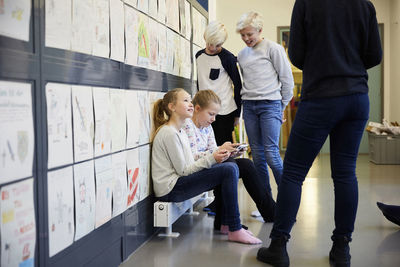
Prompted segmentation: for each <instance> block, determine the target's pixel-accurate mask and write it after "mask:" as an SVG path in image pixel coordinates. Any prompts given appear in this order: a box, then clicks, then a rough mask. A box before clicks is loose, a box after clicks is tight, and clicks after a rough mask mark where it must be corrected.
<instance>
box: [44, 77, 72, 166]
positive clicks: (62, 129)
mask: <svg viewBox="0 0 400 267" xmlns="http://www.w3.org/2000/svg"><path fill="white" fill-rule="evenodd" d="M46 103H47V144H48V162H47V167H48V168H49V169H51V168H54V167H57V166H62V165H66V164H70V163H72V162H73V152H72V151H73V147H72V116H71V107H72V105H71V86H70V85H67V84H59V83H48V84H46Z"/></svg>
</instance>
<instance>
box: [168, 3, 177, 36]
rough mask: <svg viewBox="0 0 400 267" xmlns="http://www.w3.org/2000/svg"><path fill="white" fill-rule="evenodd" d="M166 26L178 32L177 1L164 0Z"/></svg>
mask: <svg viewBox="0 0 400 267" xmlns="http://www.w3.org/2000/svg"><path fill="white" fill-rule="evenodd" d="M166 11H167V12H166V24H167V26H168V27H170V28H171V29H173V30H174V31H176V32H179V3H178V0H166Z"/></svg>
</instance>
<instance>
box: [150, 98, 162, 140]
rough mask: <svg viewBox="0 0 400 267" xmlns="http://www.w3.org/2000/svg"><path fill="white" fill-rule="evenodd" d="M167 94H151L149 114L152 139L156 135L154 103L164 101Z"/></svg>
mask: <svg viewBox="0 0 400 267" xmlns="http://www.w3.org/2000/svg"><path fill="white" fill-rule="evenodd" d="M164 95H165V93H162V92H149V106H150V109H149V114H150V125H151V126H150V137H151V136H153V134H154V133H155V130H156V129H155V128H154V123H153V110H154V103H155V102H156V101H157V100H158V99H163V97H164Z"/></svg>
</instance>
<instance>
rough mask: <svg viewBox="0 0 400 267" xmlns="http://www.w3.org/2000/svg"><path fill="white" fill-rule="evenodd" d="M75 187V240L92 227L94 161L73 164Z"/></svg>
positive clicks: (93, 220)
mask: <svg viewBox="0 0 400 267" xmlns="http://www.w3.org/2000/svg"><path fill="white" fill-rule="evenodd" d="M74 189H75V218H76V222H75V223H76V224H75V229H76V230H75V239H74V240H75V241H76V240H78V239H80V238H82V237H83V236H85V235H87V234H89V233H90V232H91V231H92V230H93V229H94V224H95V216H96V214H95V211H96V188H95V184H94V162H93V160H89V161H85V162H82V163H79V164H75V165H74Z"/></svg>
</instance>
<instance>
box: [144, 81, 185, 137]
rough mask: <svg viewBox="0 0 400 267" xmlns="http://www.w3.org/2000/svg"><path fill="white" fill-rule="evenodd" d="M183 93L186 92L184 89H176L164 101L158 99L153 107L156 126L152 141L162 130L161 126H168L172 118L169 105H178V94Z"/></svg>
mask: <svg viewBox="0 0 400 267" xmlns="http://www.w3.org/2000/svg"><path fill="white" fill-rule="evenodd" d="M181 91H185V90H184V89H183V88H175V89H172V90H170V91H168V93H166V94H165V95H164V97H163V99H158V100H157V101H156V102H155V103H154V107H153V125H154V129H155V131H154V134H153V136H152V138H151V140H153V139H154V137H155V136H156V134H157V132H158V130H159V129H160V127H161V126H163V125H164V124H166V123H167V122H168V121H169V119H170V118H171V115H172V113H171V110H170V109H169V108H168V104H169V103H174V104H175V103H176V100H177V96H178V93H179V92H181Z"/></svg>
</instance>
